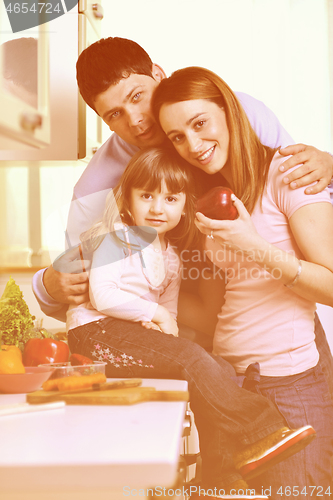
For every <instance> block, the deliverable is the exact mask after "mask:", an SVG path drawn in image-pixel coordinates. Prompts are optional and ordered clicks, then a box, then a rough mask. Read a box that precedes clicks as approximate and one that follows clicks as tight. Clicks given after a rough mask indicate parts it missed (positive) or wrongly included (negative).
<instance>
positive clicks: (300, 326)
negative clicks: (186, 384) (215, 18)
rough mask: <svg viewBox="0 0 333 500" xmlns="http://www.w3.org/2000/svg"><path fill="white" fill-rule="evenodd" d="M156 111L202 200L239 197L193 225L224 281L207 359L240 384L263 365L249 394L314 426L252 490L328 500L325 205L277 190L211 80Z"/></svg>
mask: <svg viewBox="0 0 333 500" xmlns="http://www.w3.org/2000/svg"><path fill="white" fill-rule="evenodd" d="M153 109H154V113H155V116H156V118H158V119H159V121H160V124H161V126H162V128H163V130H164V132H165V133H166V135H167V137H168V138H169V139H170V140H171V142H172V144H173V145H174V147H175V149H176V150H177V151H178V153H179V154H180V156H182V157H183V158H184V159H185V160H187V161H188V162H189V163H190V164H191V165H193V166H194V167H196V168H197V169H198V171H199V170H200V171H202V172H204V174H206V178H205V182H206V189H208V187H211V186H212V185H215V186H217V185H222V184H224V185H229V187H230V188H231V189H232V190H233V191H234V193H235V194H236V196H237V197H236V196H235V197H234V205H235V207H236V208H237V210H238V218H237V219H236V220H234V221H217V220H210V219H208V218H207V217H205V216H204V215H203V214H200V213H198V214H197V226H198V228H199V229H200V231H201V232H202V233H203V234H204V235H207V238H206V252H207V254H208V256H209V257H210V258H211V260H212V261H213V263H214V264H215V265H217V266H219V267H220V268H221V269H222V270H223V271H224V272H225V283H226V286H225V297H224V299H225V301H224V305H223V307H222V310H221V312H220V314H219V315H218V323H217V326H216V331H215V335H214V354H217V355H220V356H221V357H223V358H224V359H226V360H227V361H229V362H230V363H231V364H232V365H233V366H234V368H235V370H236V372H237V373H238V374H243V373H244V371H245V369H246V367H247V366H248V365H249V364H250V363H253V362H259V363H260V369H261V378H260V382H259V384H258V385H257V386H256V387H257V388H256V390H257V392H259V393H261V394H262V395H264V396H266V397H267V398H269V399H271V400H272V401H274V402H275V403H276V404H277V406H278V408H279V410H280V412H281V413H282V414H283V416H284V418H285V419H286V421H287V422H288V425H289V426H299V425H304V423H308V422H309V421H310V422H311V423H312V424H313V426H314V427H315V429H316V430H317V439H316V440H315V441H314V442H313V443H311V445H310V446H309V447H308V448H307V449H306V450H304V451H302V452H301V453H300V454H298V455H297V457H295V458H290V459H288V460H287V461H285V462H284V463H282V464H279V465H277V466H275V467H273V468H272V469H271V470H270V471H268V472H266V473H265V474H264V475H262V476H261V477H260V478H259V481H257V482H256V486H257V487H258V486H263V487H264V488H271V494H272V498H276V499H277V498H284V496H285V497H288V496H290V494H291V493H290V491H291V492H293V491H294V493H295V494H297V492H296V490H298V491H299V494H303V495H305V496H308V497H310V496H316V495H318V496H321V495H325V494H326V495H328V494H329V488H330V487H331V459H332V456H333V405H332V402H331V400H330V397H329V394H328V387H327V383H326V380H325V378H324V376H323V374H322V372H321V369H320V366H319V365H318V360H319V355H318V351H317V349H316V345H315V341H314V312H315V304H316V302H320V303H323V304H327V305H331V306H332V305H333V260H332V250H333V213H332V212H333V210H332V206H331V203H330V198H329V194H328V193H327V192H324V193H320V194H318V195H312V196H311V195H310V196H309V195H305V194H304V193H303V190H302V189H297V190H291V189H290V188H289V187H288V186H286V185H284V183H283V181H282V177H283V174H282V173H280V171H279V165H280V164H281V163H282V162H283V158H282V157H280V155H279V154H278V152H277V150H273V149H270V148H268V147H266V146H263V145H262V144H261V143H260V141H259V139H258V138H257V136H256V134H255V133H254V131H253V129H252V128H251V126H250V124H249V122H248V119H247V117H246V115H245V113H244V111H243V109H242V107H241V105H240V104H239V102H238V100H237V98H236V96H235V94H234V93H233V92H232V91H231V89H230V88H229V87H228V86H227V85H226V83H225V82H224V81H223V80H222V79H221V78H219V77H218V76H217V75H215V74H214V73H212V72H211V71H208V70H206V69H203V68H195V67H193V68H185V69H182V70H179V71H176V72H175V73H174V74H173V75H172V76H171V77H170V78H168V79H165V80H163V81H162V82H161V83H160V85H159V87H158V88H157V90H156V93H155V95H154V100H153ZM311 487H313V488H315V491H312V490H311ZM293 489H294V490H293ZM311 491H312V492H311ZM325 492H326V493H325Z"/></svg>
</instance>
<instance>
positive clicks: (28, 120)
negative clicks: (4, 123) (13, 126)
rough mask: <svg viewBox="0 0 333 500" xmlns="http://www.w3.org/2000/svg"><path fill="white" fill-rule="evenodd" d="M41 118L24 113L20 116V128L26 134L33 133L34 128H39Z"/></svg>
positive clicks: (41, 121)
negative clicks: (26, 132)
mask: <svg viewBox="0 0 333 500" xmlns="http://www.w3.org/2000/svg"><path fill="white" fill-rule="evenodd" d="M42 124H43V118H42V116H41V115H39V114H37V113H24V114H23V115H21V128H23V130H26V131H28V132H34V131H35V130H36V128H41V126H42Z"/></svg>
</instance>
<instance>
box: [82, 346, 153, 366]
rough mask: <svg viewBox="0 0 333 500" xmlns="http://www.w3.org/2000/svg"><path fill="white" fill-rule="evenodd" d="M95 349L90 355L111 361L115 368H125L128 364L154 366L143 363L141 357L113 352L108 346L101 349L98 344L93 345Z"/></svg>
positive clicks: (99, 359)
mask: <svg viewBox="0 0 333 500" xmlns="http://www.w3.org/2000/svg"><path fill="white" fill-rule="evenodd" d="M94 347H95V350H94V351H92V352H91V354H92V356H93V357H94V358H96V360H98V361H107V362H109V363H111V364H112V365H113V366H114V367H115V368H126V367H128V366H133V365H136V366H141V367H144V368H154V365H145V364H144V363H143V361H142V359H137V360H135V359H134V358H133V356H128V355H127V354H125V353H123V354H120V355H119V354H118V353H117V354H116V355H115V354H113V353H112V352H111V350H110V348H109V347H106V348H105V349H103V347H101V346H100V344H98V343H97V344H95V345H94Z"/></svg>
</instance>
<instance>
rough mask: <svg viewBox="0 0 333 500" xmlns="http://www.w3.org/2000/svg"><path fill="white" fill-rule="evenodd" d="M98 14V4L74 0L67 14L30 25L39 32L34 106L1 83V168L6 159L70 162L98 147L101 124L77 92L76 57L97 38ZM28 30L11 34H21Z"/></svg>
mask: <svg viewBox="0 0 333 500" xmlns="http://www.w3.org/2000/svg"><path fill="white" fill-rule="evenodd" d="M100 3H101V2H99V4H100ZM0 4H1V5H2V2H0ZM79 10H82V13H80V14H79ZM3 14H4V15H5V16H7V14H6V12H5V11H4V10H2V18H4V16H3ZM102 15H103V13H102V9H101V7H96V6H95V4H94V3H92V2H90V1H85V2H79V4H78V5H77V6H76V7H74V8H73V9H72V10H70V11H69V12H67V13H65V14H64V15H62V16H60V17H58V18H56V19H53V20H52V21H49V22H48V23H45V24H44V25H42V26H40V27H39V28H35V29H34V33H36V32H38V97H37V101H38V105H37V106H35V107H33V106H31V104H28V103H25V102H23V101H22V99H21V101H22V102H20V100H19V99H17V98H15V97H13V96H11V95H10V96H8V91H7V90H6V89H5V88H4V87H3V86H1V85H0V106H1V116H2V117H3V118H4V120H5V121H6V122H7V124H5V125H4V126H2V123H1V121H0V167H1V164H2V163H1V160H5V161H6V166H8V164H7V161H8V160H10V161H12V160H14V161H17V160H20V161H21V160H22V161H29V162H31V161H33V162H36V161H38V162H41V161H43V162H45V161H49V160H51V161H53V160H56V161H69V160H70V161H73V160H77V159H81V158H85V157H90V156H91V155H92V154H93V152H94V151H95V150H96V149H97V148H98V147H99V146H100V145H101V143H102V134H101V129H102V122H101V119H100V118H99V117H97V115H96V114H95V113H93V112H92V111H91V113H90V111H87V106H86V105H85V104H84V103H83V101H82V99H81V97H80V95H79V91H78V87H77V82H76V61H77V58H78V55H79V52H80V51H81V50H82V49H83V48H84V47H86V46H87V44H88V43H91V42H92V41H93V42H94V41H96V40H97V39H98V38H100V32H101V29H100V23H101V19H102ZM96 16H97V17H96ZM91 21H92V22H91ZM9 30H10V28H9ZM7 32H8V30H7ZM27 32H28V30H26V31H23V32H19V33H17V34H15V35H12V34H11V35H12V36H17V35H20V37H21V38H23V37H22V35H24V37H25V36H26V34H27ZM34 36H36V35H34ZM88 40H89V41H88ZM3 102H4V103H5V104H4V105H3ZM21 109H23V110H21ZM17 115H18V117H17ZM87 121H88V124H87V123H86V122H87ZM13 123H15V124H16V129H15V130H14V127H13ZM44 126H45V133H44ZM47 127H48V132H46V129H47ZM43 134H44V135H43ZM87 134H88V139H87Z"/></svg>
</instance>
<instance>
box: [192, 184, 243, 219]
mask: <svg viewBox="0 0 333 500" xmlns="http://www.w3.org/2000/svg"><path fill="white" fill-rule="evenodd" d="M232 194H233V193H232V191H231V189H229V188H227V187H223V186H218V187H215V188H213V189H210V190H209V191H208V192H207V193H206V194H204V195H203V196H201V198H199V199H198V200H197V203H196V211H197V212H201V213H202V214H204V215H205V216H206V217H208V218H209V219H216V220H234V219H236V217H237V216H238V212H237V209H236V207H235V206H234V204H233V202H232V199H231V195H232Z"/></svg>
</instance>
